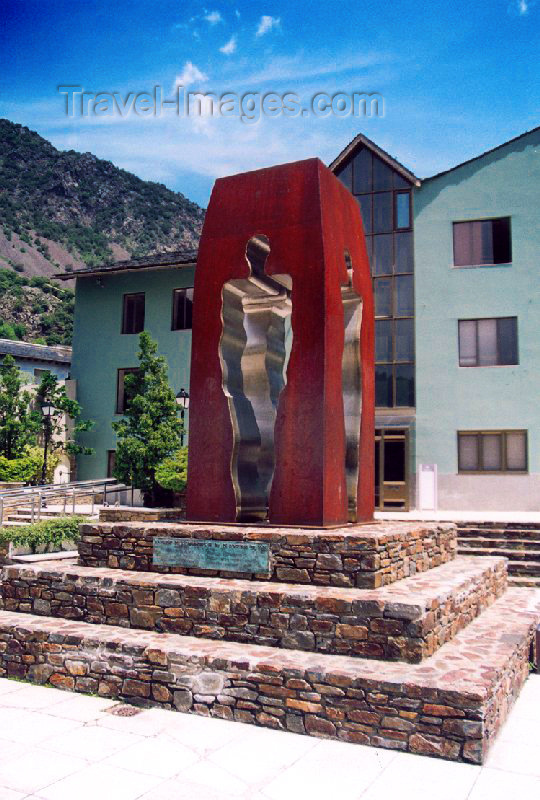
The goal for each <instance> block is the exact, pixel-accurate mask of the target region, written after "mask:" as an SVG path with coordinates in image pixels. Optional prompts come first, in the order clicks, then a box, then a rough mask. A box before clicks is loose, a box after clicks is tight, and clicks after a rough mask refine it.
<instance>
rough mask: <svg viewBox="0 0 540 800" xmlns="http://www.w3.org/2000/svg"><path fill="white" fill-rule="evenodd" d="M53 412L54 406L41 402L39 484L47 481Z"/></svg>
mask: <svg viewBox="0 0 540 800" xmlns="http://www.w3.org/2000/svg"><path fill="white" fill-rule="evenodd" d="M53 414H54V406H52V405H51V404H50V403H48V402H47V401H44V402H43V403H42V404H41V416H42V417H43V467H42V469H41V485H43V484H45V483H46V482H47V456H48V452H49V442H50V440H51V417H52V416H53Z"/></svg>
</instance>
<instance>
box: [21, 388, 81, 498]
mask: <svg viewBox="0 0 540 800" xmlns="http://www.w3.org/2000/svg"><path fill="white" fill-rule="evenodd" d="M36 406H37V408H36V409H35V410H34V412H33V416H34V419H35V421H36V424H37V425H38V426H39V428H40V429H41V432H42V438H43V474H42V483H44V482H45V479H46V475H47V466H48V464H47V461H48V457H49V454H50V453H57V452H64V453H67V454H68V455H71V456H73V455H91V454H92V453H93V452H94V451H93V450H92V448H90V447H83V446H82V445H80V444H79V443H78V442H77V439H76V437H77V434H78V433H81V432H84V431H89V430H90V428H92V426H93V424H94V423H93V422H92V421H91V420H86V419H81V406H80V404H79V403H78V402H77V401H76V400H72V399H71V398H70V397H68V395H67V392H66V387H65V386H64V385H61V384H59V383H58V378H57V377H56V375H53V374H52V373H51V372H46V373H45V374H44V375H43V377H42V379H41V383H40V384H39V386H38V389H37V392H36ZM45 410H48V412H49V413H45Z"/></svg>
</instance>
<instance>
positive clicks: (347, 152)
mask: <svg viewBox="0 0 540 800" xmlns="http://www.w3.org/2000/svg"><path fill="white" fill-rule="evenodd" d="M361 147H367V148H368V149H369V150H371V152H372V153H374V154H375V155H376V156H378V157H379V158H380V159H381V161H384V162H385V163H386V164H388V166H389V167H391V168H392V169H395V170H396V172H399V174H400V175H401V176H402V178H405V180H406V181H409V183H412V184H413V185H414V186H420V179H419V178H417V177H416V175H414V173H412V172H411V171H410V170H408V169H407V167H404V166H403V164H400V163H399V161H397V159H395V158H393V156H391V155H390V154H389V153H387V152H386V150H383V149H382V147H379V146H378V145H376V144H375V142H372V141H371V139H368V137H367V136H364V134H363V133H359V134H358V136H355V137H354V139H353V140H352V142H349V144H348V145H347V147H345V149H344V150H342V151H341V153H340V154H339V155H338V157H337V158H335V159H334V160H333V161H332V163H331V164H330V169H331V170H332V171H333V172H335V170H336V169H337V168H338V167H340V166H341V165H342V164H344V163H345V162H346V161H348V160H349V158H352V157H353V156H354V155H355V154H356V153H357V151H358V150H360V148H361Z"/></svg>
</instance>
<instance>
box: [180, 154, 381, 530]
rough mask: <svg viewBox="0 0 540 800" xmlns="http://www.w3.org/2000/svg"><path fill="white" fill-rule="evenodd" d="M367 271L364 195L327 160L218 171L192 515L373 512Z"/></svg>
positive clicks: (208, 244) (297, 516)
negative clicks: (360, 198) (223, 174)
mask: <svg viewBox="0 0 540 800" xmlns="http://www.w3.org/2000/svg"><path fill="white" fill-rule="evenodd" d="M373 336H374V323H373V299H372V291H371V277H370V270H369V262H368V258H367V253H366V247H365V241H364V236H363V232H362V223H361V218H360V212H359V208H358V205H357V203H356V201H355V199H354V198H353V196H352V195H351V194H350V193H349V192H348V191H347V189H346V188H345V187H344V186H343V185H342V184H341V183H340V182H339V181H338V179H337V178H336V177H335V176H334V175H333V174H332V173H331V172H330V170H328V169H327V168H326V167H325V166H324V165H323V164H322V163H321V162H320V161H319V160H318V159H309V160H307V161H300V162H296V163H293V164H285V165H282V166H278V167H272V168H269V169H263V170H257V171H255V172H248V173H243V174H240V175H235V176H232V177H229V178H222V179H220V180H218V181H216V184H215V187H214V190H213V192H212V197H211V200H210V204H209V207H208V211H207V214H206V219H205V223H204V228H203V233H202V237H201V242H200V247H199V256H198V262H197V271H196V277H195V291H194V316H193V347H192V366H191V388H190V396H191V404H190V439H189V462H188V464H189V466H188V476H189V480H188V496H187V516H188V519H190V520H200V521H207V522H258V523H261V522H265V521H268V522H270V523H271V524H273V525H283V526H287V525H301V526H306V525H308V526H321V527H325V526H333V525H342V524H345V523H346V522H347V521H350V522H357V521H366V520H369V519H371V518H372V514H373V485H374V480H373V469H374V465H373V461H374V450H373V442H374V430H373V428H374V376H373Z"/></svg>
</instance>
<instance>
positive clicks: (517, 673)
mask: <svg viewBox="0 0 540 800" xmlns="http://www.w3.org/2000/svg"><path fill="white" fill-rule="evenodd" d="M539 621H540V592H537V591H536V590H534V589H511V590H508V591H507V592H506V593H505V594H504V595H503V596H502V597H501V598H499V599H498V600H497V601H496V602H495V603H494V604H493V605H492V606H491V607H490V608H489V609H487V610H486V611H485V612H484V613H483V614H481V615H480V617H478V618H477V619H476V620H474V621H473V622H472V623H471V624H470V625H468V626H467V628H465V629H464V630H463V631H461V632H460V633H459V634H458V635H457V636H456V637H455V638H454V639H453V640H452V641H451V642H448V643H446V644H445V645H444V646H443V647H441V649H440V650H439V651H438V652H437V653H436V654H435V655H433V656H432V657H431V658H429V659H428V661H426V662H425V663H423V664H419V665H415V664H406V665H405V664H402V663H395V662H394V663H392V662H384V661H370V660H368V659H361V658H349V657H347V656H340V655H323V654H320V653H306V652H302V651H299V650H279V649H277V648H272V647H262V646H257V645H246V644H238V643H235V642H219V641H218V642H216V641H211V640H208V639H197V638H195V637H188V636H180V635H178V634H167V633H161V634H159V633H154V632H150V631H138V630H137V631H136V630H130V629H125V628H120V627H116V626H106V625H91V624H89V623H86V622H74V621H71V620H59V619H53V618H51V617H39V616H35V615H30V614H21V613H16V612H9V611H0V676H1V677H3V676H7V677H13V678H19V679H26V680H30V681H33V682H35V683H49V684H50V685H52V686H56V687H59V688H63V689H68V690H73V691H78V692H86V693H94V694H98V695H100V696H103V697H113V698H117V699H118V700H123V701H127V702H130V703H134V704H139V705H143V706H150V705H153V706H160V707H162V708H166V709H177V710H179V711H183V712H190V713H198V714H203V715H205V716H214V717H222V718H225V719H229V720H238V721H240V722H247V723H253V724H257V725H262V726H266V727H271V728H275V729H281V730H290V731H295V732H297V733H307V734H311V735H314V736H323V737H330V738H335V739H341V740H343V741H348V742H358V743H361V744H367V745H372V746H374V747H388V748H392V749H396V750H402V751H408V752H412V753H422V754H426V755H433V756H439V757H442V758H446V759H451V760H454V761H467V762H472V763H475V764H479V763H482V761H483V760H484V757H485V755H486V753H487V750H488V748H489V745H490V744H491V742H492V741H493V739H494V737H495V736H496V734H497V731H498V730H499V728H500V726H501V724H502V723H503V722H504V719H505V718H506V716H507V714H508V711H509V709H510V707H511V706H512V704H513V702H514V700H515V699H516V697H517V695H518V693H519V691H520V689H521V686H522V684H523V683H524V681H525V680H526V678H527V675H528V672H529V652H530V646H531V641H532V638H533V635H534V630H535V627H536V625H537V624H538V622H539Z"/></svg>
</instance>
